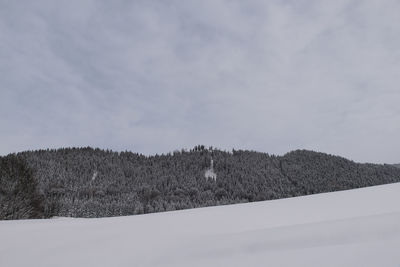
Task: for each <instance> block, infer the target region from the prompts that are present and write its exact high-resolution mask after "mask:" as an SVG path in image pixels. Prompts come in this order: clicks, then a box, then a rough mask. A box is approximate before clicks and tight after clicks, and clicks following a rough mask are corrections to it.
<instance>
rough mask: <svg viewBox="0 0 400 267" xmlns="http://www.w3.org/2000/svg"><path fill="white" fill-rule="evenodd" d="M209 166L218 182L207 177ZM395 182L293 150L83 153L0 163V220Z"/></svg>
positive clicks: (147, 209) (143, 209)
mask: <svg viewBox="0 0 400 267" xmlns="http://www.w3.org/2000/svg"><path fill="white" fill-rule="evenodd" d="M211 161H213V166H212V167H213V171H214V172H215V174H216V179H210V178H207V177H206V176H205V173H206V172H207V170H209V169H210V167H211V166H210V165H211ZM394 182H400V168H397V167H395V166H393V165H389V164H383V165H380V164H361V163H356V162H354V161H351V160H347V159H345V158H342V157H338V156H333V155H328V154H325V153H320V152H314V151H308V150H296V151H292V152H289V153H287V154H285V155H283V156H276V155H270V154H267V153H260V152H255V151H247V150H232V151H223V150H219V149H213V148H212V147H209V148H206V147H205V146H204V145H198V146H195V147H194V148H193V149H191V150H180V151H175V152H173V153H168V154H162V155H153V156H145V155H142V154H138V153H132V152H128V151H126V152H113V151H111V150H101V149H94V148H90V147H86V148H61V149H46V150H37V151H26V152H21V153H18V154H10V155H7V156H4V157H0V219H3V220H5V219H29V218H51V217H55V216H57V217H58V216H60V217H86V218H95V217H109V216H123V215H135V214H145V213H152V212H163V211H172V210H181V209H189V208H197V207H206V206H215V205H225V204H233V203H244V202H253V201H262V200H271V199H279V198H287V197H295V196H302V195H309V194H316V193H322V192H332V191H337V190H346V189H353V188H359V187H366V186H372V185H379V184H387V183H394Z"/></svg>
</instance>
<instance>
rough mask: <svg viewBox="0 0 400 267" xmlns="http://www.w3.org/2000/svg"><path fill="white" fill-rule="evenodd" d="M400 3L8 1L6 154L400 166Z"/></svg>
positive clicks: (2, 77) (2, 14)
mask: <svg viewBox="0 0 400 267" xmlns="http://www.w3.org/2000/svg"><path fill="white" fill-rule="evenodd" d="M399 137H400V1H397V0H393V1H390V0H379V1H378V0H376V1H372V0H371V1H357V0H353V1H344V0H335V1H331V0H329V1H312V0H309V1H302V0H300V1H299V0H276V1H274V0H272V1H269V0H268V1H267V0H265V1H252V0H249V1H241V0H237V1H235V0H232V1H230V0H221V1H219V0H209V1H205V0H201V1H199V0H196V1H188V0H180V1H169V0H163V1H161V0H160V1H148V0H146V1H122V0H121V1H119V0H113V1H106V0H104V1H99V0H93V1H92V0H76V1H72V0H65V1H53V0H49V1H40V0H35V1H32V0H27V1H13V0H0V154H2V155H5V154H8V153H11V152H18V151H23V150H28V149H38V148H58V147H70V146H93V147H100V148H109V149H113V150H117V151H121V150H131V151H134V152H141V153H145V154H155V153H165V152H169V151H173V150H175V149H180V148H191V147H193V146H194V145H197V144H205V145H207V146H210V145H212V146H216V147H219V148H221V149H227V150H228V149H229V150H230V149H232V148H236V149H251V150H257V151H262V152H268V153H271V154H284V153H286V152H288V151H290V150H294V149H299V148H304V149H312V150H317V151H322V152H327V153H331V154H336V155H341V156H344V157H347V158H350V159H353V160H355V161H359V162H377V163H382V162H387V163H396V162H400V140H399Z"/></svg>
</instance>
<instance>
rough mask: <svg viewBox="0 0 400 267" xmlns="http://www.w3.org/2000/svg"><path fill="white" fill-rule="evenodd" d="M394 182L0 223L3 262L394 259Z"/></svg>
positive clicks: (397, 227) (399, 243)
mask: <svg viewBox="0 0 400 267" xmlns="http://www.w3.org/2000/svg"><path fill="white" fill-rule="evenodd" d="M399 203H400V184H390V185H383V186H375V187H369V188H363V189H357V190H349V191H342V192H335V193H326V194H319V195H312V196H306V197H298V198H291V199H283V200H275V201H265V202H258V203H250V204H238V205H230V206H220V207H212V208H203V209H193V210H185V211H178V212H166V213H158V214H150V215H141V216H129V217H116V218H103V219H68V218H66V219H51V220H27V221H2V222H0V266H9V267H12V266H185V267H186V266H397V267H398V266H400V205H399Z"/></svg>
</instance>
